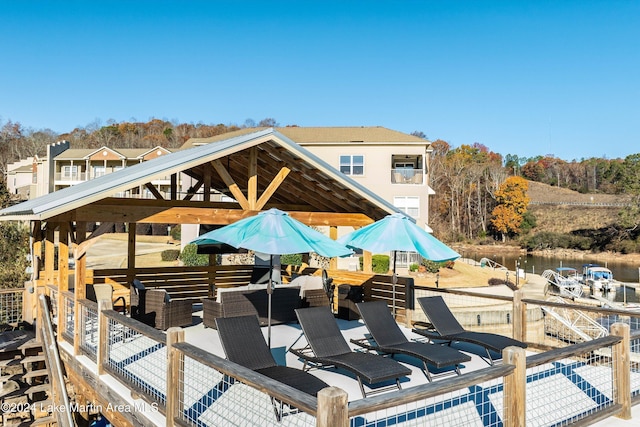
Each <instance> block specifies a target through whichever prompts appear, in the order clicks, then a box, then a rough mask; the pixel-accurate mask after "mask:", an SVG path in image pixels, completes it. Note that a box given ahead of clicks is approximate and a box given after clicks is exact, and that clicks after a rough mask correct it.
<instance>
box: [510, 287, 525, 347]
mask: <svg viewBox="0 0 640 427" xmlns="http://www.w3.org/2000/svg"><path fill="white" fill-rule="evenodd" d="M513 339H516V340H518V341H522V342H526V340H527V307H526V304H524V303H523V302H522V291H521V290H518V291H515V292H514V293H513Z"/></svg>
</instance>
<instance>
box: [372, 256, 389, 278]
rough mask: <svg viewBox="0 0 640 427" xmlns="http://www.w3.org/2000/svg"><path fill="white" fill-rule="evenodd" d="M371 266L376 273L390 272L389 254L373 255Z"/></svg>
mask: <svg viewBox="0 0 640 427" xmlns="http://www.w3.org/2000/svg"><path fill="white" fill-rule="evenodd" d="M371 266H372V268H373V272H374V273H378V274H386V273H388V272H389V255H373V256H372V257H371Z"/></svg>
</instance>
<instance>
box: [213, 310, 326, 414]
mask: <svg viewBox="0 0 640 427" xmlns="http://www.w3.org/2000/svg"><path fill="white" fill-rule="evenodd" d="M216 326H217V329H218V336H219V337H220V341H221V343H222V348H223V350H224V353H225V354H226V356H227V360H230V361H231V362H234V363H237V364H238V365H242V366H244V367H245V368H249V369H251V370H252V371H255V372H258V373H260V374H262V375H264V376H266V377H269V378H272V379H274V380H276V381H280V382H281V383H284V384H287V385H288V386H291V387H293V388H295V389H297V390H300V391H302V392H304V393H307V394H310V395H312V396H317V395H318V392H319V391H320V390H322V389H323V388H326V387H329V385H328V384H327V383H325V382H324V381H322V380H321V379H320V378H318V377H316V376H314V375H312V374H310V373H308V372H305V371H303V370H301V369H296V368H291V367H288V366H280V365H278V364H277V363H276V361H275V359H274V358H273V355H272V354H271V350H270V349H269V347H268V346H267V343H266V342H265V340H264V336H263V335H262V331H261V330H260V322H259V321H258V317H257V316H238V317H218V318H216ZM272 403H273V406H274V411H275V414H276V418H277V419H278V421H280V420H281V419H282V416H283V404H282V402H276V401H275V399H273V398H272Z"/></svg>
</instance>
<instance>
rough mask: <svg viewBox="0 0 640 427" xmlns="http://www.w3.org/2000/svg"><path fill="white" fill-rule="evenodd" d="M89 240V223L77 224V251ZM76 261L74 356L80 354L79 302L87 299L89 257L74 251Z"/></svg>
mask: <svg viewBox="0 0 640 427" xmlns="http://www.w3.org/2000/svg"><path fill="white" fill-rule="evenodd" d="M86 238H87V223H86V222H78V223H77V224H76V249H77V248H78V245H79V244H81V243H82V242H84V240H85V239H86ZM73 257H74V259H75V261H76V269H75V272H74V279H75V282H74V285H73V288H74V292H73V308H74V311H75V316H74V317H73V322H74V329H73V330H74V331H76V333H75V334H73V354H75V355H78V354H80V334H79V333H78V332H79V331H80V325H81V310H80V303H79V302H78V301H79V300H81V299H85V298H86V297H87V257H86V256H85V253H84V252H82V253H79V251H77V250H74V256H73Z"/></svg>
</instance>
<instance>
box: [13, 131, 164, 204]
mask: <svg viewBox="0 0 640 427" xmlns="http://www.w3.org/2000/svg"><path fill="white" fill-rule="evenodd" d="M170 152H171V151H169V150H168V149H166V148H164V147H160V146H158V147H154V148H152V149H148V148H144V149H136V148H126V149H121V148H120V149H115V148H109V147H101V148H99V149H95V148H92V149H84V148H80V149H73V148H70V147H69V142H68V141H60V142H57V143H55V144H51V145H49V146H48V147H47V154H46V156H44V157H42V158H39V157H37V156H36V157H30V158H27V159H24V160H20V161H19V162H15V163H12V164H10V165H7V188H8V190H9V191H10V192H11V194H15V195H19V196H20V198H22V199H34V198H36V197H39V196H42V195H44V194H48V193H51V192H53V191H57V190H60V189H62V188H66V187H70V186H72V185H76V184H79V183H81V182H84V181H89V180H91V179H94V178H97V177H100V176H103V175H107V174H110V173H113V172H116V171H118V170H120V169H123V168H126V167H128V166H132V165H135V164H138V163H142V162H145V161H148V160H151V159H154V158H156V157H159V156H162V155H165V154H168V153H170ZM151 184H152V185H153V187H154V188H155V190H157V191H158V192H159V193H160V194H161V195H162V196H163V197H166V196H167V195H168V194H169V192H170V185H171V180H170V177H166V178H164V179H160V180H155V181H153V182H152V183H151ZM153 193H154V190H153V189H150V188H148V187H136V188H131V189H128V190H126V191H124V192H123V193H122V194H116V195H114V196H116V197H141V198H154V197H155V195H154V194H153Z"/></svg>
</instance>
